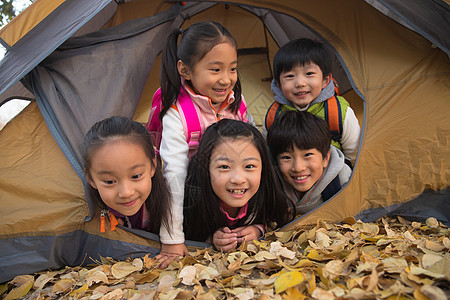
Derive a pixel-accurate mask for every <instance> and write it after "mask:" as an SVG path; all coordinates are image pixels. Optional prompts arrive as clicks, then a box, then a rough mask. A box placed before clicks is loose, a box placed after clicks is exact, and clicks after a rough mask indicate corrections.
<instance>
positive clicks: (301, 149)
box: [267, 110, 351, 214]
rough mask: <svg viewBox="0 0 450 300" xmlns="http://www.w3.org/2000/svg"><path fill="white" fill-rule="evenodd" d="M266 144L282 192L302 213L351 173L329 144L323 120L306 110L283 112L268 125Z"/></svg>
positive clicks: (309, 209)
mask: <svg viewBox="0 0 450 300" xmlns="http://www.w3.org/2000/svg"><path fill="white" fill-rule="evenodd" d="M267 143H268V145H269V148H270V152H271V154H272V158H273V159H274V161H275V162H276V166H277V171H278V172H279V175H280V177H281V181H282V184H283V188H284V191H285V192H286V193H287V194H288V195H289V197H290V198H291V199H292V200H293V201H294V203H295V206H296V212H297V213H301V214H305V213H307V212H309V211H311V210H312V209H314V208H316V207H317V206H319V205H321V204H322V203H323V202H325V201H327V200H328V199H330V198H331V197H332V196H333V195H334V194H335V193H336V192H338V191H339V190H340V189H341V186H342V185H343V184H345V183H346V182H347V181H348V180H349V178H350V175H351V169H350V167H349V166H348V165H347V164H345V162H344V155H343V154H342V152H341V151H340V150H339V149H337V148H336V147H334V146H332V145H331V148H330V143H331V135H330V131H329V129H328V126H327V123H326V122H325V121H324V120H323V119H321V118H319V117H317V116H315V115H313V114H310V113H308V112H303V111H296V110H293V111H286V112H284V113H282V114H281V115H280V116H279V117H278V118H277V119H276V120H275V122H274V123H273V125H272V127H270V129H269V132H268V134H267Z"/></svg>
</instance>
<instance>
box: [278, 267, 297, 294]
mask: <svg viewBox="0 0 450 300" xmlns="http://www.w3.org/2000/svg"><path fill="white" fill-rule="evenodd" d="M303 281H304V278H303V275H302V274H301V273H300V272H297V271H293V272H286V273H283V274H281V275H280V276H279V277H278V278H277V279H276V280H275V283H274V286H275V292H276V293H277V294H279V293H281V292H283V291H285V290H286V289H288V288H290V287H293V286H296V285H297V284H300V283H302V282H303Z"/></svg>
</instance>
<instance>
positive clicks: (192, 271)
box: [178, 266, 197, 285]
mask: <svg viewBox="0 0 450 300" xmlns="http://www.w3.org/2000/svg"><path fill="white" fill-rule="evenodd" d="M196 274H197V268H196V267H194V266H186V267H184V268H183V269H182V270H181V271H180V274H179V275H178V277H179V278H181V279H182V280H181V283H183V284H185V285H194V284H195V282H194V280H195V275H196Z"/></svg>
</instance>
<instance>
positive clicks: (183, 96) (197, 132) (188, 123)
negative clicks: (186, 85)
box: [177, 90, 202, 158]
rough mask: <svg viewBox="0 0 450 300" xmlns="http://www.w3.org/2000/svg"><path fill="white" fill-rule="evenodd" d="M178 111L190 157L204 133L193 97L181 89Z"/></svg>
mask: <svg viewBox="0 0 450 300" xmlns="http://www.w3.org/2000/svg"><path fill="white" fill-rule="evenodd" d="M177 108H178V112H179V113H180V116H181V121H182V123H183V129H184V136H185V137H186V142H187V143H188V145H189V158H190V157H191V153H192V152H193V151H192V150H196V149H198V144H199V141H200V138H201V135H202V126H201V123H200V118H199V112H198V110H197V108H196V106H195V104H194V102H193V101H192V99H191V97H189V95H188V94H187V93H186V92H185V91H184V90H181V93H180V95H179V96H178V101H177Z"/></svg>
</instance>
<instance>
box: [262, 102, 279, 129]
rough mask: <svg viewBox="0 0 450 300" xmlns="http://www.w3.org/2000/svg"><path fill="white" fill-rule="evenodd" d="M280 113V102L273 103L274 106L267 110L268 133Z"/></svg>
mask: <svg viewBox="0 0 450 300" xmlns="http://www.w3.org/2000/svg"><path fill="white" fill-rule="evenodd" d="M280 112H281V105H280V103H278V102H274V103H272V105H271V106H270V107H269V109H268V110H267V113H266V118H265V120H264V122H265V124H266V129H267V131H268V130H269V128H270V126H272V124H273V122H274V121H275V118H276V117H277V116H278V115H279V113H280Z"/></svg>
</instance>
